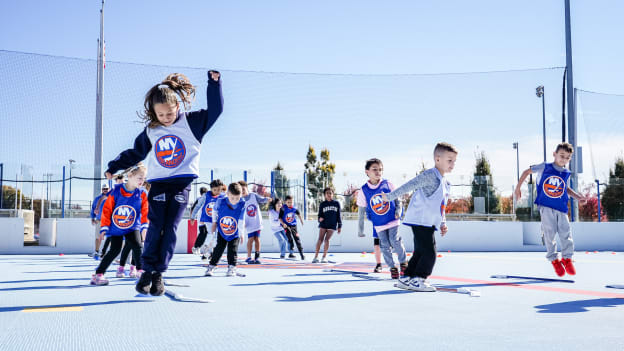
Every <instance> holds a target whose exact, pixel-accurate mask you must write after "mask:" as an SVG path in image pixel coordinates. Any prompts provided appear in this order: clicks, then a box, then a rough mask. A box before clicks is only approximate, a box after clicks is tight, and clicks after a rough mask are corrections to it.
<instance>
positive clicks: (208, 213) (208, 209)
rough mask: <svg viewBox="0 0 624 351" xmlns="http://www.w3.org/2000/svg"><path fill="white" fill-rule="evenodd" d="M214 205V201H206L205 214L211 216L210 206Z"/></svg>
mask: <svg viewBox="0 0 624 351" xmlns="http://www.w3.org/2000/svg"><path fill="white" fill-rule="evenodd" d="M213 207H214V202H210V203H208V205H207V206H206V215H207V216H208V217H212V208H213Z"/></svg>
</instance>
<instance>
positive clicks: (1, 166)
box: [0, 163, 4, 209]
mask: <svg viewBox="0 0 624 351" xmlns="http://www.w3.org/2000/svg"><path fill="white" fill-rule="evenodd" d="M3 173H4V163H0V209H2V198H4V191H3V190H2V177H3V175H4V174H3Z"/></svg>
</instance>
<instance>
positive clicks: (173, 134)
mask: <svg viewBox="0 0 624 351" xmlns="http://www.w3.org/2000/svg"><path fill="white" fill-rule="evenodd" d="M146 133H147V137H148V138H149V140H150V142H151V143H152V150H151V151H150V153H149V154H148V155H147V169H148V170H149V172H148V173H147V174H148V179H147V181H148V182H149V181H154V180H161V179H166V178H177V177H193V178H197V177H198V176H199V151H200V146H201V145H200V143H199V140H197V139H196V138H195V135H193V132H192V131H191V127H190V126H189V124H188V121H187V119H186V113H180V114H179V117H178V120H177V121H176V122H175V123H174V124H172V125H170V126H169V127H165V126H162V125H161V126H158V127H156V128H149V127H148V128H146Z"/></svg>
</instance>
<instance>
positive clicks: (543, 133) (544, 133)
mask: <svg viewBox="0 0 624 351" xmlns="http://www.w3.org/2000/svg"><path fill="white" fill-rule="evenodd" d="M545 98H546V92H545V91H544V92H543V93H542V135H543V138H544V162H546V103H545V102H544V99H545Z"/></svg>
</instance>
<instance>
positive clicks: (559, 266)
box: [551, 259, 566, 277]
mask: <svg viewBox="0 0 624 351" xmlns="http://www.w3.org/2000/svg"><path fill="white" fill-rule="evenodd" d="M551 263H552V265H553V267H554V268H555V273H557V275H558V276H560V277H563V276H564V275H565V272H566V269H565V268H564V267H563V263H561V260H560V259H556V260H554V261H552V262H551Z"/></svg>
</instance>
